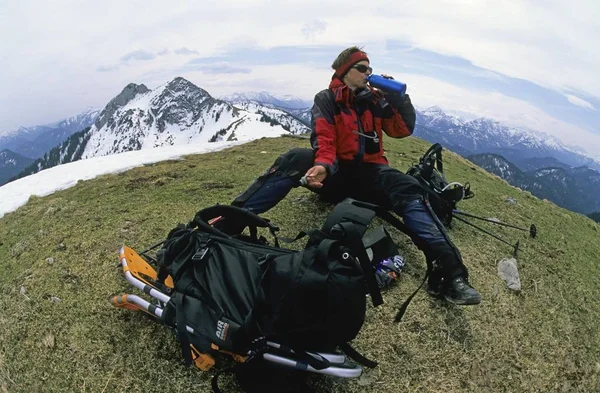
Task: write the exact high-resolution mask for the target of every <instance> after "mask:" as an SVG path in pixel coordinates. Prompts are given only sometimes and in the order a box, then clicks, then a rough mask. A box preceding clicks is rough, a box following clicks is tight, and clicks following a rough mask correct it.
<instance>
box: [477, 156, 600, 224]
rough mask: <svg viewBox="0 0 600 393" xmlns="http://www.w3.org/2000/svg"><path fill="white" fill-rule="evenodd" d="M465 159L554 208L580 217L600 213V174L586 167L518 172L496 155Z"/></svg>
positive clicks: (515, 167)
mask: <svg viewBox="0 0 600 393" xmlns="http://www.w3.org/2000/svg"><path fill="white" fill-rule="evenodd" d="M467 158H468V159H469V160H471V161H472V162H473V163H475V164H477V165H479V166H480V167H482V168H484V169H485V170H487V171H488V172H490V173H494V174H496V175H498V176H500V177H501V178H503V179H504V180H506V181H507V182H508V183H509V184H511V185H513V186H515V187H519V188H521V189H523V190H527V191H529V192H531V193H532V194H533V195H535V196H537V197H539V198H542V199H548V200H550V201H552V202H554V203H556V204H557V205H558V206H561V207H564V208H566V209H569V210H572V211H576V212H579V213H584V214H589V213H592V212H597V211H600V173H598V171H595V170H593V169H590V168H588V167H585V166H582V167H577V168H568V167H567V168H565V167H547V168H538V169H535V170H532V171H521V170H520V169H519V168H518V167H517V166H516V165H514V164H512V163H510V162H509V161H507V160H506V159H505V158H504V157H502V156H499V155H496V154H474V155H471V156H468V157H467Z"/></svg>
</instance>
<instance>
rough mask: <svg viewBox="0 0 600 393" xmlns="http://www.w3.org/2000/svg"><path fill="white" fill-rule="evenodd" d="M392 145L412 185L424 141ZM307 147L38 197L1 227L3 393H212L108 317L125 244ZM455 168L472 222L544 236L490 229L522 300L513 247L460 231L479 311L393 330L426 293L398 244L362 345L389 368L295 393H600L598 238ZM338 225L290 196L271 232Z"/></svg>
mask: <svg viewBox="0 0 600 393" xmlns="http://www.w3.org/2000/svg"><path fill="white" fill-rule="evenodd" d="M386 143H387V145H386V146H387V148H388V152H387V156H388V158H389V160H390V163H391V164H392V165H393V166H395V167H397V168H399V169H401V170H405V169H407V168H408V167H409V165H410V164H411V163H413V162H415V161H416V160H417V159H418V157H420V156H421V155H422V154H423V152H424V151H425V150H426V148H427V147H428V144H427V143H426V142H423V141H421V140H419V139H416V138H408V139H405V140H389V139H388V140H387V141H386ZM306 144H307V142H306V141H304V140H298V139H291V138H279V139H265V140H260V141H255V142H252V143H249V144H246V145H243V146H238V147H235V148H231V149H229V150H226V151H222V152H217V153H211V154H205V155H197V156H189V157H187V158H186V159H185V160H181V161H170V162H161V163H158V164H154V165H148V166H144V167H140V168H136V169H133V170H130V171H127V172H124V173H120V174H114V175H107V176H102V177H99V178H97V179H94V180H91V181H85V182H80V183H79V184H77V185H76V186H75V187H73V188H71V189H68V190H64V191H60V192H57V193H55V194H52V195H49V196H47V197H44V198H38V197H32V198H31V199H30V201H29V202H28V203H27V205H25V206H23V207H22V208H20V209H18V210H17V211H15V212H13V213H10V214H7V215H5V216H4V217H3V218H1V219H0V309H2V314H1V316H0V392H15V393H16V392H27V393H29V392H149V391H156V392H187V391H197V392H205V391H210V378H211V376H212V375H213V373H214V372H212V371H211V372H209V373H202V372H200V371H197V370H195V369H192V368H189V369H188V368H186V367H185V366H184V365H183V363H182V359H181V355H180V350H179V345H178V343H177V341H176V339H175V337H174V335H173V334H172V332H171V331H170V330H168V329H167V328H166V327H164V326H162V325H159V324H156V323H153V322H152V321H151V320H150V319H148V318H147V317H144V316H143V315H141V314H139V313H134V312H131V311H125V310H118V309H115V308H113V307H112V306H111V305H110V304H109V302H108V299H109V298H110V297H111V296H113V295H116V294H120V293H136V294H138V295H139V293H138V291H137V290H135V289H134V288H133V287H132V286H130V285H129V284H128V283H127V282H126V281H125V279H124V277H123V274H122V271H121V269H120V266H119V263H118V250H119V248H120V247H121V245H122V244H123V243H125V244H127V245H129V246H131V247H133V248H134V249H137V250H141V249H143V248H145V247H146V246H148V245H150V244H153V243H155V242H156V241H158V240H160V239H162V238H163V237H164V236H165V235H166V233H167V232H168V230H169V229H170V228H172V227H173V226H175V225H176V224H177V223H179V222H187V221H188V220H189V219H190V218H192V217H193V214H194V213H195V212H196V210H199V209H200V208H203V207H207V206H209V205H212V204H215V203H217V202H220V203H227V202H229V201H231V200H232V199H233V198H234V197H235V196H236V195H237V194H239V193H240V192H241V191H243V190H244V189H245V187H246V186H247V185H248V184H249V183H250V182H251V181H252V180H253V179H254V178H255V177H256V176H257V175H259V174H260V173H262V172H263V171H264V170H265V169H266V168H267V167H268V166H269V165H270V164H271V163H272V161H273V160H274V159H275V158H276V157H277V155H278V154H279V153H281V152H283V151H286V150H288V149H289V148H292V147H295V146H304V145H306ZM445 168H447V169H446V171H447V173H448V177H449V178H450V179H452V180H457V181H470V183H471V187H472V189H473V191H474V192H475V194H476V196H475V198H474V199H471V200H468V201H464V202H462V203H461V205H460V207H461V208H462V209H463V210H466V211H468V212H471V213H474V214H479V215H483V216H485V217H496V218H498V219H500V220H502V221H505V222H510V223H514V224H517V225H521V226H527V227H528V226H529V224H531V223H532V222H534V223H535V224H536V225H537V227H538V231H539V237H538V238H537V239H529V238H528V236H527V234H526V233H524V232H519V231H515V230H512V229H502V228H493V229H494V230H495V231H496V232H497V233H499V234H500V235H502V236H504V237H506V238H508V239H510V240H512V241H516V240H520V241H521V251H520V254H519V258H518V262H519V269H520V274H521V281H522V285H523V290H522V291H521V293H519V294H515V293H513V292H511V291H509V290H508V289H507V288H506V285H505V283H504V282H503V281H502V280H501V279H500V278H499V277H498V275H497V267H496V265H497V262H498V261H499V260H500V259H501V258H504V257H509V256H510V255H511V249H510V247H508V246H506V245H505V244H502V243H500V242H497V241H496V240H494V239H492V238H490V237H488V236H486V235H484V234H482V233H480V232H477V231H475V230H473V229H472V228H470V227H468V226H466V225H464V224H462V223H456V225H455V227H454V228H453V229H452V230H451V236H452V238H453V240H454V241H455V243H456V244H457V245H458V247H459V248H460V249H461V251H462V253H463V257H464V259H465V262H466V264H467V265H468V266H469V268H470V273H471V281H472V283H473V285H474V286H475V287H476V288H477V289H478V290H479V291H480V292H481V294H482V296H483V302H482V304H481V305H479V306H476V307H469V308H464V307H455V306H450V305H447V304H445V303H443V302H441V301H438V300H434V299H432V298H430V297H429V296H428V295H427V294H426V293H425V291H421V292H420V293H419V294H418V295H417V296H416V298H415V299H414V301H413V303H412V304H411V305H410V307H409V309H408V312H407V314H406V315H405V317H404V320H403V321H402V322H401V323H400V324H395V323H393V317H394V315H395V313H396V310H397V308H398V306H399V305H400V304H401V303H402V301H403V300H404V299H405V298H406V297H407V296H408V295H409V294H410V293H411V292H412V291H413V290H414V289H415V288H416V287H417V285H418V283H420V281H421V280H422V277H423V275H424V273H425V263H424V259H423V257H422V256H421V254H420V253H419V252H418V251H417V250H416V248H415V247H414V246H412V244H411V243H410V242H409V241H408V240H407V239H406V237H405V236H403V235H402V234H400V233H397V232H394V236H395V237H396V239H397V241H398V242H399V243H400V245H401V246H402V248H403V250H404V253H405V255H406V257H407V259H408V266H407V268H406V270H405V274H404V276H403V277H402V280H401V281H400V283H399V285H397V286H395V287H393V288H391V289H389V290H387V291H386V292H385V293H384V299H385V304H384V305H383V306H381V307H378V308H377V309H373V308H369V310H368V314H367V321H366V323H365V326H364V328H363V330H362V331H361V333H360V335H359V336H358V337H357V339H356V340H354V344H355V346H356V347H357V348H358V349H359V350H360V351H362V352H363V353H364V354H365V355H367V356H369V357H371V358H374V359H376V360H378V361H379V362H380V365H379V367H377V368H376V369H374V370H368V371H367V372H366V373H365V375H364V377H362V378H361V379H357V380H339V379H334V378H327V377H321V376H317V375H308V374H303V375H301V376H300V379H296V378H295V379H293V380H289V381H293V383H290V385H291V386H293V387H294V388H295V389H296V390H294V391H308V390H313V391H318V392H377V393H387V392H390V393H391V392H400V391H402V392H441V391H444V392H598V391H600V334H599V333H600V332H599V327H598V322H599V321H600V302H599V301H598V299H600V283H599V282H600V280H599V277H600V265H599V261H600V228H599V225H598V224H596V223H594V222H593V221H592V220H591V219H589V218H586V217H584V216H582V215H579V214H576V213H571V212H569V211H566V210H564V209H561V208H558V207H557V206H555V205H554V204H552V203H550V202H547V201H542V200H539V199H537V198H535V197H533V196H532V195H531V194H529V193H525V192H522V191H520V190H518V189H516V188H514V187H511V186H509V185H508V184H507V183H506V182H504V181H502V180H500V179H499V178H498V177H496V176H493V175H490V174H488V173H487V172H484V171H483V170H481V169H479V168H478V167H475V166H474V165H473V164H471V163H470V162H468V161H466V160H464V159H463V158H461V157H459V156H457V155H454V154H450V153H448V154H446V157H445ZM509 197H510V198H514V200H516V204H510V203H508V202H507V198H509ZM328 211H329V207H328V206H326V205H324V204H321V203H319V202H317V200H316V199H315V197H314V196H313V195H312V194H311V193H310V192H308V191H307V190H305V189H295V190H293V192H292V193H291V194H290V195H289V196H288V197H287V198H286V199H285V200H284V201H283V202H282V203H280V204H279V205H278V206H277V207H276V208H275V209H273V210H271V211H270V212H268V213H266V214H265V216H266V217H269V218H270V219H272V220H273V221H274V222H275V223H277V224H278V225H279V226H280V227H281V228H282V233H281V234H282V236H293V235H295V234H296V233H297V232H298V231H300V230H302V229H307V228H310V227H318V226H320V225H321V224H322V222H323V220H324V218H325V217H326V215H327V212H328ZM485 225H486V224H485V223H483V224H482V226H485ZM486 227H489V226H486ZM221 360H222V363H221V365H223V364H224V365H227V364H229V363H228V361H227V360H225V359H221ZM273 375H276V374H273ZM222 389H223V391H225V392H228V391H234V392H235V391H240V388H239V387H238V384H237V382H236V381H235V379H234V378H232V377H231V376H225V377H224V378H223V381H222ZM279 391H284V390H283V389H280V390H279Z"/></svg>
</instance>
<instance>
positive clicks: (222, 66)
mask: <svg viewBox="0 0 600 393" xmlns="http://www.w3.org/2000/svg"><path fill="white" fill-rule="evenodd" d="M182 69H183V70H185V71H202V72H203V73H206V74H249V73H250V72H252V69H251V68H248V67H241V66H235V65H232V64H230V63H228V62H225V61H221V62H214V63H198V62H190V63H188V64H186V65H185V66H183V67H182Z"/></svg>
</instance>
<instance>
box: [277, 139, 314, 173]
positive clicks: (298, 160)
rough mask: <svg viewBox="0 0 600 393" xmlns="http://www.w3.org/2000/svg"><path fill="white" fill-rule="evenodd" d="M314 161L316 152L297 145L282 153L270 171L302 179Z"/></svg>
mask: <svg viewBox="0 0 600 393" xmlns="http://www.w3.org/2000/svg"><path fill="white" fill-rule="evenodd" d="M313 162H314V152H313V150H312V149H303V148H298V147H297V148H294V149H292V150H290V151H288V152H286V153H284V154H282V155H280V156H279V157H278V158H277V160H275V163H274V164H273V166H272V167H271V169H270V172H275V173H277V174H279V175H283V176H288V177H291V178H293V179H295V180H300V178H301V177H302V176H304V174H305V173H306V171H308V170H309V169H310V168H311V167H312V166H313Z"/></svg>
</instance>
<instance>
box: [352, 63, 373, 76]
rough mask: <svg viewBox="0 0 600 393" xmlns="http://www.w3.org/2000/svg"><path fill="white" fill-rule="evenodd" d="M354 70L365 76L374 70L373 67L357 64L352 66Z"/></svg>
mask: <svg viewBox="0 0 600 393" xmlns="http://www.w3.org/2000/svg"><path fill="white" fill-rule="evenodd" d="M352 68H356V70H357V71H358V72H362V73H363V74H365V73H366V72H367V71H369V73H372V72H373V69H372V68H371V67H369V66H366V65H364V64H355V65H353V66H352Z"/></svg>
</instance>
